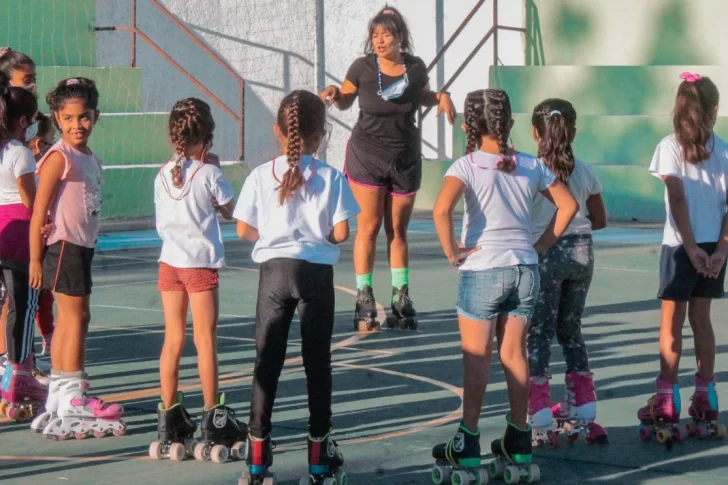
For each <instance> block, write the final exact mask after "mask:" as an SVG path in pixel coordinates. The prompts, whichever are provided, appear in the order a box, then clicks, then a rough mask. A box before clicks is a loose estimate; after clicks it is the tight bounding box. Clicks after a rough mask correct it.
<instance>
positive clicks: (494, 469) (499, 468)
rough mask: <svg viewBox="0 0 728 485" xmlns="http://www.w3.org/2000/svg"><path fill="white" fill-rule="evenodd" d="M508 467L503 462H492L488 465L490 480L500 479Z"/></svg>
mask: <svg viewBox="0 0 728 485" xmlns="http://www.w3.org/2000/svg"><path fill="white" fill-rule="evenodd" d="M505 470H506V465H505V463H503V462H502V461H501V460H495V461H491V462H490V464H489V465H488V475H490V478H500V477H502V476H503V473H505Z"/></svg>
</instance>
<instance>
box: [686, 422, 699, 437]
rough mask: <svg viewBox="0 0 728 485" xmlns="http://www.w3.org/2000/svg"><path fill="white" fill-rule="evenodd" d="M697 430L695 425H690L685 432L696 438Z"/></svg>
mask: <svg viewBox="0 0 728 485" xmlns="http://www.w3.org/2000/svg"><path fill="white" fill-rule="evenodd" d="M695 428H696V426H695V423H688V424H687V425H686V426H685V431H687V432H688V436H690V437H693V436H695Z"/></svg>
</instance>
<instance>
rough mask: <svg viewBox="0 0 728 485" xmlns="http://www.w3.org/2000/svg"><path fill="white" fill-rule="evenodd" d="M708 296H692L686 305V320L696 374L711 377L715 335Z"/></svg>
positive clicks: (713, 364)
mask: <svg viewBox="0 0 728 485" xmlns="http://www.w3.org/2000/svg"><path fill="white" fill-rule="evenodd" d="M712 301H713V300H711V299H710V298H693V299H692V300H690V305H689V306H688V320H689V321H690V327H691V328H692V329H693V339H694V340H695V360H696V362H697V365H698V374H700V376H701V377H703V378H704V379H712V378H713V372H714V370H715V335H714V334H713V324H712V322H711V320H710V305H711V303H712Z"/></svg>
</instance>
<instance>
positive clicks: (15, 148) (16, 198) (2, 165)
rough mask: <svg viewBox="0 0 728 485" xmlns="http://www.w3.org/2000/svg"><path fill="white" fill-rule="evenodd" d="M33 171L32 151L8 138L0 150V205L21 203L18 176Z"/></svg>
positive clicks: (33, 159)
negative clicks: (0, 150)
mask: <svg viewBox="0 0 728 485" xmlns="http://www.w3.org/2000/svg"><path fill="white" fill-rule="evenodd" d="M29 173H35V158H33V153H32V152H31V151H30V150H28V149H27V148H25V146H24V145H23V144H22V143H20V142H19V141H16V140H10V141H9V142H8V143H7V144H6V145H5V146H4V147H3V148H2V152H0V205H10V204H22V203H23V201H22V200H21V198H20V191H19V190H18V178H19V177H22V176H23V175H26V174H29Z"/></svg>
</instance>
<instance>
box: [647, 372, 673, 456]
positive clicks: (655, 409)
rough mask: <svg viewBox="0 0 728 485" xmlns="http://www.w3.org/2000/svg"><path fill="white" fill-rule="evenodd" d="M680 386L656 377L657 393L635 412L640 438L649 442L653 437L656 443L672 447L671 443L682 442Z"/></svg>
mask: <svg viewBox="0 0 728 485" xmlns="http://www.w3.org/2000/svg"><path fill="white" fill-rule="evenodd" d="M680 408H681V402H680V386H679V384H678V383H677V382H675V383H673V382H670V381H667V380H665V379H663V378H662V377H659V376H658V377H657V393H656V394H655V395H654V396H652V397H651V398H650V399H649V400H648V401H647V405H646V406H643V407H641V408H640V409H639V411H637V418H638V419H639V420H640V428H639V429H640V438H642V440H643V441H650V440H651V439H652V435H653V434H654V435H655V438H656V439H657V442H658V443H660V444H667V445H668V447H669V446H672V443H673V442H679V441H682V439H683V438H684V435H683V433H682V431H681V430H680V426H679V422H680Z"/></svg>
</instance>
